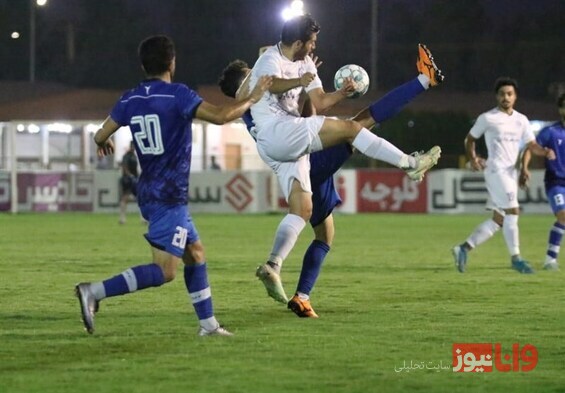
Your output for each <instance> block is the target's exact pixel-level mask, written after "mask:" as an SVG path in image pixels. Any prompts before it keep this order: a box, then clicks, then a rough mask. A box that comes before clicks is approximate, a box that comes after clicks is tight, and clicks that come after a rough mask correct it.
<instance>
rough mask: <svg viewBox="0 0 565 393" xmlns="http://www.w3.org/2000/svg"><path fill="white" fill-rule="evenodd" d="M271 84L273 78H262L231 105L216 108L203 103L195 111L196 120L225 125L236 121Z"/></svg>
mask: <svg viewBox="0 0 565 393" xmlns="http://www.w3.org/2000/svg"><path fill="white" fill-rule="evenodd" d="M272 83H273V77H271V76H267V75H264V76H262V77H261V78H259V81H258V82H257V84H256V85H255V87H254V88H253V90H252V91H251V93H249V95H247V96H246V97H245V98H242V99H240V100H237V101H235V102H233V103H231V104H227V105H223V106H218V105H214V104H211V103H209V102H206V101H203V102H202V103H201V104H200V105H199V106H198V109H197V110H196V118H198V119H200V120H205V121H208V122H210V123H213V124H225V123H228V122H230V121H232V120H235V119H238V118H240V117H241V116H242V115H243V114H244V113H245V111H246V110H248V109H249V108H250V107H251V105H253V104H254V103H256V102H257V101H259V100H260V99H261V97H262V96H263V94H264V93H265V92H266V91H267V90H268V89H269V87H270V86H271V84H272Z"/></svg>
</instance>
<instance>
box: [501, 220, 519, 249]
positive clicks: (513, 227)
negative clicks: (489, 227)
mask: <svg viewBox="0 0 565 393" xmlns="http://www.w3.org/2000/svg"><path fill="white" fill-rule="evenodd" d="M502 233H503V234H504V240H506V247H508V252H509V253H510V255H511V256H514V255H520V232H519V231H518V215H517V214H506V215H505V216H504V223H503V225H502Z"/></svg>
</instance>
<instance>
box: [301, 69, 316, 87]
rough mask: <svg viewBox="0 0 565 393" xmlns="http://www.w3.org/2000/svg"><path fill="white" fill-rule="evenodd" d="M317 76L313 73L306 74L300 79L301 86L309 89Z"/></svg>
mask: <svg viewBox="0 0 565 393" xmlns="http://www.w3.org/2000/svg"><path fill="white" fill-rule="evenodd" d="M315 77H316V74H312V73H311V72H305V73H304V74H302V76H301V77H300V86H302V87H308V85H309V84H310V83H311V82H312V81H313V80H314V78H315Z"/></svg>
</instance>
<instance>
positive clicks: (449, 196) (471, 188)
mask: <svg viewBox="0 0 565 393" xmlns="http://www.w3.org/2000/svg"><path fill="white" fill-rule="evenodd" d="M531 174H532V177H531V180H530V187H529V189H528V190H520V191H519V192H518V201H519V202H520V207H521V208H522V211H523V212H524V213H551V209H550V207H549V204H548V202H547V198H546V195H545V188H544V184H543V175H544V171H542V170H535V171H531ZM426 178H427V181H428V208H427V211H428V213H448V214H459V213H482V212H484V211H485V205H486V201H487V198H488V193H487V189H486V186H485V182H484V177H483V175H482V174H481V173H477V172H471V171H464V170H457V169H443V170H438V171H432V172H431V173H429V174H428V175H427V176H426Z"/></svg>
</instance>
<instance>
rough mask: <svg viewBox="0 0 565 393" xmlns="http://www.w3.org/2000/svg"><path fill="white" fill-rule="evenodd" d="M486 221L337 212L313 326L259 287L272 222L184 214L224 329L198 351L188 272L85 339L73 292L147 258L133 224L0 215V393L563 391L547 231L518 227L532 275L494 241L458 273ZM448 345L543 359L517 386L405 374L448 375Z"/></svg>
mask: <svg viewBox="0 0 565 393" xmlns="http://www.w3.org/2000/svg"><path fill="white" fill-rule="evenodd" d="M486 217H487V216H486V215H484V216H476V215H465V216H434V215H386V214H375V215H352V216H346V215H341V216H337V217H336V220H335V221H336V227H337V234H336V239H335V242H334V245H333V247H332V250H331V252H330V254H329V256H328V258H327V259H326V263H325V265H324V267H323V269H322V274H321V276H320V279H319V281H318V283H317V286H316V288H315V290H314V292H313V293H312V302H313V305H314V308H315V310H316V311H317V312H318V314H319V315H320V318H319V319H317V320H309V319H299V318H297V317H296V316H295V315H294V314H292V313H291V312H290V311H288V310H287V309H286V308H285V307H284V306H283V305H281V304H278V303H275V302H274V301H272V300H271V299H270V298H268V297H267V296H266V294H265V292H264V289H263V287H262V285H261V284H260V283H259V281H258V280H257V279H256V278H255V277H254V270H255V267H256V266H257V265H258V264H259V263H262V262H264V260H265V258H266V256H267V255H268V253H269V251H270V246H271V241H272V238H273V234H274V230H275V228H276V226H277V224H278V222H279V220H280V219H281V216H278V215H269V216H267V215H258V216H224V215H196V216H195V217H194V218H195V222H196V225H197V228H198V230H199V232H200V235H201V237H202V239H203V242H204V245H205V247H206V254H207V260H208V263H209V268H208V269H209V279H210V283H211V286H212V293H213V297H214V305H215V309H216V314H217V317H218V319H219V320H220V321H221V322H222V323H223V324H224V325H226V327H228V328H229V329H231V330H232V331H234V332H235V334H236V336H235V337H232V338H226V337H205V338H202V337H197V336H196V331H197V320H196V317H195V314H194V311H193V309H192V306H191V305H190V304H189V299H188V295H187V293H186V290H185V287H184V282H183V279H182V271H179V275H178V277H177V280H175V281H173V282H172V283H170V284H168V285H165V286H163V287H161V288H154V289H149V290H145V291H141V292H138V293H134V294H130V295H127V296H122V297H116V298H111V299H107V300H105V301H103V302H102V303H101V309H100V312H99V313H98V314H97V317H96V329H97V330H96V333H95V334H94V335H93V336H90V335H88V334H86V333H85V332H84V331H83V328H82V323H81V321H80V317H79V307H78V302H77V300H76V299H75V298H74V296H73V287H74V285H75V283H77V282H79V281H91V280H100V279H105V278H108V277H109V276H112V275H114V274H117V273H120V272H122V271H123V270H125V269H126V268H128V267H130V266H133V265H137V264H141V263H148V262H149V261H150V259H149V256H150V253H149V248H148V246H147V244H146V242H145V240H144V239H143V237H142V236H141V235H142V234H143V232H144V230H145V228H144V226H142V225H141V224H140V223H139V222H138V218H137V216H134V215H131V216H129V217H128V223H127V224H126V225H124V226H119V225H118V224H117V216H111V215H95V214H71V213H70V214H21V215H17V216H11V215H0V283H1V284H0V392H2V393H11V392H42V393H48V392H54V393H55V392H56V393H63V392H73V393H74V392H81V393H88V392H124V393H125V392H128V393H130V392H140V393H144V392H152V393H153V392H171V393H172V392H191V393H193V392H206V393H208V392H245V393H248V392H269V393H271V392H299V391H304V392H348V393H351V392H363V393H366V392H408V391H421V392H424V391H425V392H463V391H469V392H501V391H504V392H509V391H512V392H564V391H565V388H564V386H565V377H564V374H563V371H564V370H563V369H564V367H565V345H564V344H565V340H564V339H565V316H564V303H565V294H564V283H563V281H564V277H563V273H560V272H557V273H549V272H545V271H542V270H541V261H542V260H543V256H544V253H545V247H546V242H547V233H548V230H549V227H550V225H551V224H552V222H553V218H552V217H551V216H550V215H545V216H522V217H521V218H520V231H521V240H522V242H521V243H522V246H521V249H522V253H523V256H524V257H525V258H526V259H527V260H530V261H531V262H532V264H533V265H534V267H535V268H537V270H538V272H537V274H535V275H520V274H518V273H516V272H514V271H512V270H510V269H509V257H508V254H507V251H506V247H505V245H504V242H503V239H502V235H501V234H500V233H498V234H497V235H496V236H495V238H493V239H491V240H490V241H489V242H487V243H485V244H484V245H482V246H481V247H479V248H478V249H477V250H475V251H473V252H472V253H471V254H470V261H469V266H468V272H467V273H466V274H459V273H457V272H456V271H455V269H454V267H453V263H452V260H451V254H450V248H451V247H452V246H453V245H455V244H456V243H458V242H461V241H462V240H464V239H465V238H466V237H467V235H468V234H469V233H470V231H471V230H472V229H473V228H474V227H475V226H476V225H477V224H479V223H480V222H481V221H482V220H484V219H485V218H486ZM311 238H312V235H311V230H310V229H309V228H306V230H305V231H304V232H303V234H302V235H301V239H300V241H299V243H298V244H297V246H296V247H295V249H294V251H293V252H292V254H291V255H290V257H289V258H288V259H287V261H286V262H285V265H284V268H283V282H284V283H285V289H286V291H287V293H288V294H289V295H290V294H292V293H293V292H294V289H295V285H296V282H297V280H298V273H299V269H300V264H301V261H302V254H303V252H304V251H305V249H306V247H307V246H308V244H309V242H310V240H311ZM562 265H565V263H562ZM455 342H456V343H466V342H469V343H501V344H502V345H503V348H504V349H505V350H506V351H507V352H509V351H510V349H511V346H512V344H513V343H520V345H523V344H526V343H531V344H533V345H535V346H536V347H537V349H538V351H539V362H538V364H537V367H536V368H535V369H534V370H533V371H531V372H527V373H524V372H508V373H502V372H498V371H493V372H492V373H482V374H477V373H454V372H452V370H451V367H449V368H446V369H415V368H412V369H410V368H408V367H404V368H403V366H406V365H410V364H411V363H412V364H426V365H432V366H433V365H440V366H441V365H443V366H446V365H451V363H452V344H453V343H455ZM422 362H424V363H422ZM400 369H402V370H400ZM398 370H400V371H398Z"/></svg>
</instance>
